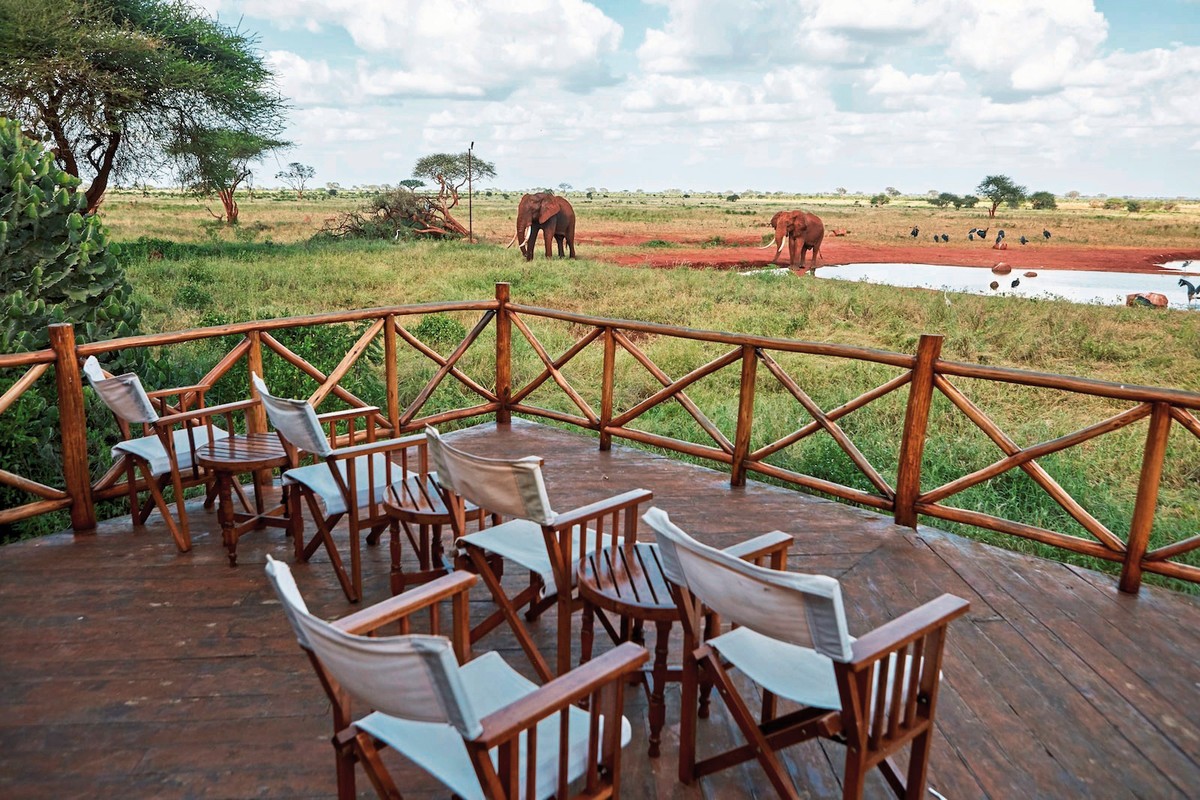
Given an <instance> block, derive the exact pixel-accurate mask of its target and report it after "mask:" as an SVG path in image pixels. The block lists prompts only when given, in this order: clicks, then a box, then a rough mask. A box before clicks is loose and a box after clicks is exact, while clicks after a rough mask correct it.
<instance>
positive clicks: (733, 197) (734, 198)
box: [725, 194, 742, 203]
mask: <svg viewBox="0 0 1200 800" xmlns="http://www.w3.org/2000/svg"><path fill="white" fill-rule="evenodd" d="M725 199H726V200H728V201H729V202H731V203H736V202H737V201H738V200H741V199H742V198H741V197H740V196H739V195H736V194H731V195H729V196H728V197H726V198H725Z"/></svg>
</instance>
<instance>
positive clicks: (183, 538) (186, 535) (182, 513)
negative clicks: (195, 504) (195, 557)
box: [171, 469, 192, 553]
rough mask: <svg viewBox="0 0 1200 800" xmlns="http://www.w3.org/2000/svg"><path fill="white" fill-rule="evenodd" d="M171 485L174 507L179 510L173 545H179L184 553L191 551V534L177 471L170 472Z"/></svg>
mask: <svg viewBox="0 0 1200 800" xmlns="http://www.w3.org/2000/svg"><path fill="white" fill-rule="evenodd" d="M171 485H172V487H174V489H175V506H176V508H178V509H179V533H180V535H179V536H178V537H176V539H175V543H176V544H178V545H179V551H180V552H181V553H186V552H187V551H188V550H191V549H192V534H191V531H190V530H188V517H187V508H186V506H185V503H186V500H187V499H186V498H185V497H184V496H183V477H182V476H181V475H180V474H179V470H177V469H173V470H171ZM180 542H182V544H181V543H180Z"/></svg>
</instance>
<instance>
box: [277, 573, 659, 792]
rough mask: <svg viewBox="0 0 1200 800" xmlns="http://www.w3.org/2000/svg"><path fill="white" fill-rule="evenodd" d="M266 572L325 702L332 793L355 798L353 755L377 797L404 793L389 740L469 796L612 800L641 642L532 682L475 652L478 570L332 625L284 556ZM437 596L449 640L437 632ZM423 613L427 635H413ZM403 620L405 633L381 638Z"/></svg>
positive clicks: (490, 656)
mask: <svg viewBox="0 0 1200 800" xmlns="http://www.w3.org/2000/svg"><path fill="white" fill-rule="evenodd" d="M266 569H267V575H268V576H269V577H270V579H271V583H272V585H273V586H274V587H275V592H276V593H277V594H278V595H279V599H280V601H281V602H282V604H283V609H284V612H285V613H286V614H287V617H288V620H289V621H290V622H291V624H292V629H293V631H294V632H295V634H296V639H297V641H298V642H299V644H300V647H301V648H302V649H303V650H304V652H305V653H306V654H307V655H308V658H309V661H310V662H312V666H313V669H314V670H316V673H317V677H318V678H319V679H320V681H321V686H322V687H324V689H325V693H326V694H327V695H328V696H329V701H330V703H331V705H332V708H333V746H334V749H335V751H336V754H337V792H338V797H339V798H343V800H350V798H354V797H355V796H356V792H355V764H361V765H362V767H363V771H364V772H366V774H367V777H368V778H369V779H370V781H371V784H372V785H373V786H374V787H375V790H376V792H378V794H379V795H380V796H381V797H388V798H399V797H400V791H399V789H398V788H397V786H396V783H395V781H394V780H393V779H392V776H391V774H390V773H389V772H388V770H387V768H386V767H385V766H384V763H383V760H382V759H381V757H380V750H381V749H384V748H386V747H391V748H393V749H394V750H396V751H397V752H398V753H400V754H402V755H403V756H405V757H406V758H407V759H408V760H409V761H411V762H412V763H413V764H415V765H416V766H418V767H420V768H421V769H423V770H425V771H426V772H427V773H429V774H430V775H431V776H432V777H433V778H435V779H436V780H437V781H439V782H440V783H441V784H442V785H443V786H445V787H446V789H447V790H449V791H450V792H452V793H453V794H454V795H455V796H456V797H460V798H468V799H469V800H473V799H474V798H518V797H520V798H546V797H550V796H554V797H556V798H561V799H562V800H566V798H569V797H588V798H594V797H614V798H615V797H617V796H619V794H620V778H621V748H622V747H624V746H625V745H626V744H628V743H629V739H630V733H631V731H630V725H629V721H628V720H627V719H625V718H624V717H623V716H622V715H621V711H622V708H623V704H624V686H625V683H626V682H627V681H626V676H628V675H629V674H630V673H632V672H635V671H636V670H638V669H639V668H640V666H641V665H642V664H643V663H644V662H645V661H646V659H647V658H648V654H647V653H646V651H645V650H644V649H643V648H641V647H638V646H637V645H633V644H627V645H624V646H622V647H620V648H617V649H615V650H611V651H609V652H608V653H606V654H605V655H604V656H603V657H601V658H599V659H597V660H595V661H592V662H591V663H589V664H586V665H584V666H581V667H580V668H579V669H577V670H575V671H574V672H572V673H570V674H569V675H564V676H562V677H560V678H558V679H557V680H554V681H551V682H550V683H547V684H546V685H545V686H542V687H540V688H539V687H538V686H536V685H535V684H533V683H531V682H530V681H529V680H527V679H526V678H524V677H523V676H521V675H520V674H519V673H517V672H516V671H515V670H514V669H512V667H510V666H509V665H508V664H507V663H505V661H504V659H503V658H502V657H501V656H500V655H499V654H497V653H495V652H491V653H487V654H484V655H482V656H480V657H478V658H476V659H474V660H471V653H470V643H469V641H468V639H469V635H468V632H467V624H468V614H469V611H468V605H469V604H468V595H469V592H470V589H471V586H473V585H474V584H475V582H476V580H477V578H476V577H475V576H474V575H471V574H469V573H465V572H458V573H454V574H451V575H445V576H443V577H440V578H437V579H436V580H434V581H432V582H430V583H427V584H425V585H423V586H421V587H419V588H417V589H413V590H412V591H410V592H407V593H405V594H402V595H398V596H395V597H392V598H391V599H389V600H385V601H384V602H382V603H379V604H378V605H375V606H371V607H370V608H364V609H363V610H361V611H359V612H357V613H355V614H351V615H350V616H347V617H343V618H342V619H339V620H337V621H336V622H334V623H328V622H325V621H324V620H321V619H318V618H317V617H314V616H313V615H312V614H310V613H309V612H308V608H307V606H306V605H305V603H304V599H303V598H302V597H301V596H300V592H299V590H298V589H297V587H296V582H295V580H294V579H293V577H292V573H291V570H290V569H289V568H288V566H287V565H286V564H284V563H282V562H280V561H276V560H274V559H272V558H271V557H270V556H267V568H266ZM443 600H449V601H450V602H451V609H452V610H451V614H452V623H451V634H450V637H449V638H447V637H444V636H440V635H438V633H439V632H440V631H439V623H440V617H439V615H438V613H437V608H438V604H439V603H440V602H441V601H443ZM424 610H430V612H431V613H430V628H431V631H430V634H412V633H410V631H411V620H410V617H411V616H412V615H414V614H416V613H417V612H421V611H424ZM397 622H398V623H399V626H400V630H401V635H398V636H375V634H376V632H377V631H379V629H381V628H383V627H384V626H387V625H390V624H395V623H397ZM580 704H585V705H586V707H587V709H588V710H587V711H584V710H583V709H581V708H580V707H579V705H580ZM355 705H357V707H354V706H355ZM364 709H365V710H364ZM618 721H619V723H618ZM572 785H574V786H575V787H576V789H577V792H576V793H575V794H570V793H569V787H570V786H572ZM406 788H407V787H406Z"/></svg>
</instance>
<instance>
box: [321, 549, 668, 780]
mask: <svg viewBox="0 0 1200 800" xmlns="http://www.w3.org/2000/svg"><path fill="white" fill-rule="evenodd" d="M477 580H478V578H477V577H476V576H475V575H472V574H470V573H466V572H457V573H453V574H450V575H446V576H443V577H441V578H437V579H435V580H433V581H431V582H429V583H426V584H424V585H422V586H420V587H418V588H415V589H413V590H411V591H409V592H406V593H404V594H402V595H398V596H396V597H392V598H390V599H388V600H384V601H383V602H381V603H379V604H377V605H374V606H371V607H369V608H364V609H362V610H361V611H358V612H356V613H354V614H351V615H349V616H346V617H343V618H341V619H339V620H337V621H336V622H334V623H333V625H334V626H335V627H337V628H339V629H341V630H343V631H345V632H347V633H352V634H356V635H367V636H371V635H375V634H376V633H378V632H379V631H380V629H382V628H384V627H385V626H388V625H398V627H399V630H400V633H401V634H407V633H410V632H412V619H411V617H412V616H413V615H414V614H416V613H418V612H422V611H428V612H429V622H430V624H429V629H428V630H429V633H432V634H434V635H442V630H441V616H442V615H441V613H440V609H439V604H441V603H442V602H443V601H449V602H450V604H451V623H450V630H449V632H448V635H449V638H450V640H451V643H452V645H453V648H454V653H455V655H456V656H457V657H458V661H459V663H460V664H464V663H466V662H467V661H469V660H470V659H471V636H470V630H469V617H470V607H469V606H470V604H469V594H470V590H471V587H472V586H474V585H475V583H476V582H477ZM302 649H304V652H305V654H306V655H307V656H308V658H309V661H310V663H311V664H312V666H313V669H314V671H315V672H316V673H317V677H318V679H319V680H320V682H321V686H322V687H323V688H324V690H325V693H326V695H327V696H328V698H329V701H330V705H331V707H332V716H333V738H332V743H333V747H334V751H335V753H336V762H337V796H338V797H339V798H341V800H352V798H355V797H356V796H357V792H356V789H355V766H356V765H357V764H361V765H362V767H363V771H364V772H365V773H366V775H367V778H368V780H370V782H371V785H372V786H373V787H374V788H375V791H376V792H377V793H378V794H379V796H380V797H387V798H399V797H401V794H400V790H399V788H398V787H397V786H396V783H395V781H394V780H393V778H392V776H391V774H390V773H389V772H388V770H387V768H386V766H385V765H384V764H383V760H382V759H381V758H380V751H381V749H383V748H384V747H386V745H384V744H383V743H382V742H378V741H376V740H375V739H374V738H373V737H372V736H370V735H368V734H366V733H365V732H363V731H361V730H359V729H358V728H357V727H356V726H355V724H354V720H355V719H356V712H355V710H354V709H353V708H352V703H351V698H350V696H349V695H348V694H347V693H346V692H345V691H344V690H343V689H342V688H341V687H340V686H339V685H338V684H337V682H336V681H335V680H334V679H333V678H332V677H331V676H330V675H329V673H328V672H326V670H325V669H324V667H323V666H322V665H321V662H320V660H319V659H318V658H317V657H316V655H314V653H313V652H312V651H311V650H309V649H307V648H303V647H302ZM647 658H649V654H648V653H647V652H646V651H645V649H644V648H641V647H638V646H636V645H632V644H627V645H624V646H622V647H620V648H617V649H615V650H611V651H609V652H608V653H606V654H605V655H604V656H602V657H601V658H598V659H596V660H595V661H592V662H590V663H588V664H586V665H583V666H581V667H579V668H578V669H576V670H575V671H574V672H571V673H570V674H568V675H564V676H562V677H560V678H558V679H556V680H553V681H551V682H549V683H547V684H545V685H544V686H542V687H540V688H539V689H537V690H536V691H534V692H533V693H532V694H529V695H527V696H525V697H523V698H521V699H520V700H518V701H516V702H514V703H511V704H510V705H508V706H505V707H504V708H501V709H500V710H498V711H495V712H493V713H492V714H489V715H488V716H486V717H484V718H483V719H482V720H481V723H482V725H483V733H482V735H480V736H479V737H478V738H476V739H474V740H464V744H465V745H466V747H467V751H468V754H469V756H470V759H471V763H472V765H473V766H474V767H475V772H476V775H477V777H478V778H479V782H480V785H481V786H482V788H483V791H484V795H485V796H486V797H488V798H495V799H496V800H499V799H500V798H513V800H516V798H518V797H520V796H521V793H520V785H521V774H520V770H519V764H520V758H519V748H520V743H521V739H522V738H523V737H524V738H525V739H526V741H527V745H526V746H527V748H529V749H530V750H531V753H530V756H531V757H530V758H529V759H528V763H530V764H533V763H534V762H536V757H535V754H536V747H537V739H536V737H535V736H533V735H531V731H532V729H534V728H536V726H537V724H538V723H539V722H540V721H542V720H545V719H548V718H551V717H553V716H554V715H559V716H560V718H561V719H563V720H564V721H565V714H566V713H567V711H568V709H569V708H571V707H572V706H576V705H579V704H586V707H587V708H588V709H589V714H590V716H591V725H590V730H591V732H592V733H591V738H590V741H589V753H591V754H593V756H594V757H592V758H590V759H589V768H588V771H587V773H586V775H585V776H584V778H583V779H582V783H583V785H582V788H581V790H580V791H579V792H578V793H576V794H574V795H571V794H569V793H568V786H567V783H566V780H565V777H564V774H563V772H562V771H561V766H560V772H559V787H558V791H557V792H556V795H555V796H556V797H559V798H564V800H566V798H572V797H573V798H597V800H598V799H599V798H616V797H618V796H619V795H620V778H621V742H620V736H621V733H620V731H621V726H620V725H611V724H610V725H606V726H604V730H603V733H600V725H599V720H600V717H601V716H603V717H604V718H606V719H608V720H619V719H620V718H621V715H622V712H623V708H624V687H625V684H626V683H627V682H628V681H627V676H629V675H630V674H632V673H633V672H636V671H637V670H638V669H640V668H641V666H642V664H644V663H645V661H646V659H647ZM357 716H358V717H361V716H362V712H361V711H359V712H357ZM564 724H565V722H564ZM493 749H496V750H497V751H498V758H497V761H496V763H493V761H492V757H491V755H490V751H491V750H493ZM560 752H565V751H563V750H560ZM527 777H528V776H527ZM529 782H530V783H532V781H529Z"/></svg>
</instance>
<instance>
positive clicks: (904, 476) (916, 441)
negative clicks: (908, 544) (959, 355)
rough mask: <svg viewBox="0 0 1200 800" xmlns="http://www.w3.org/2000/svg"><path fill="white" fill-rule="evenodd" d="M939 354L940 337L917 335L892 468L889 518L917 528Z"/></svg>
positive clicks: (940, 349) (940, 350) (897, 522)
mask: <svg viewBox="0 0 1200 800" xmlns="http://www.w3.org/2000/svg"><path fill="white" fill-rule="evenodd" d="M941 354H942V337H941V336H938V335H934V334H928V333H923V334H921V340H920V343H919V344H918V345H917V363H916V364H915V365H914V366H913V374H912V382H911V383H909V387H908V409H907V410H906V411H905V413H904V432H903V434H901V439H900V464H899V466H898V467H897V470H896V500H895V507H894V508H893V519H895V521H896V524H897V525H904V526H906V527H909V528H915V527H917V509H916V502H917V497H918V496H919V495H920V494H921V459H922V457H923V456H924V453H925V433H926V430H927V429H928V428H929V410H930V408H931V407H932V406H933V376H934V369H933V366H934V362H936V361H937V360H938V357H939V356H940V355H941Z"/></svg>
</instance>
